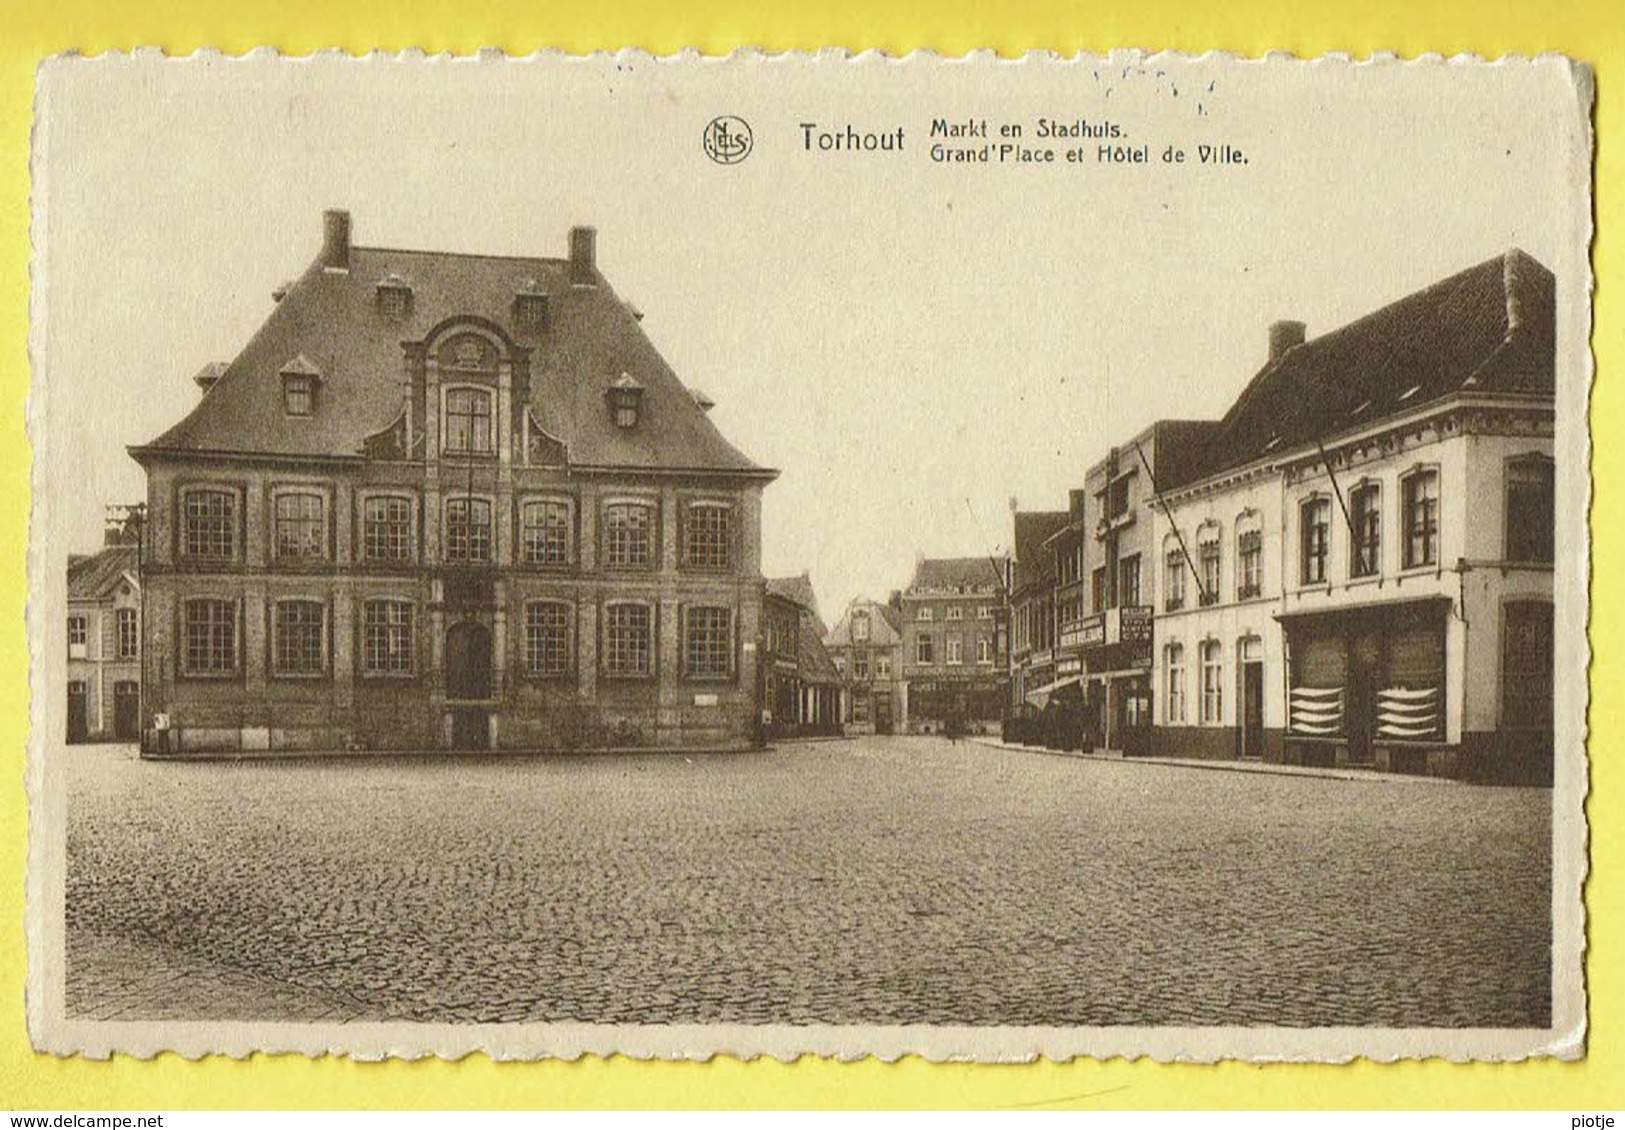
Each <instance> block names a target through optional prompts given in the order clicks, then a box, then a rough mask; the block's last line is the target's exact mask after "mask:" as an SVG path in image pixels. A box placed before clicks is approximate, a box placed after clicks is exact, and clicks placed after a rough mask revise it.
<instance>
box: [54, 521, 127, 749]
mask: <svg viewBox="0 0 1625 1130" xmlns="http://www.w3.org/2000/svg"><path fill="white" fill-rule="evenodd" d="M117 538H118V535H117V534H115V533H114V532H113V531H109V540H110V541H111V542H113V544H109V545H108V546H106V547H105V548H104V549H102V550H101V551H100V552H99V553H94V554H90V555H88V556H78V555H74V556H71V557H69V559H68V623H67V631H68V719H67V739H68V741H69V742H70V743H74V742H87V741H136V740H138V739H139V738H140V737H141V574H140V563H139V561H138V557H139V554H140V549H139V546H138V545H136V544H126V543H123V542H121V541H119V540H117Z"/></svg>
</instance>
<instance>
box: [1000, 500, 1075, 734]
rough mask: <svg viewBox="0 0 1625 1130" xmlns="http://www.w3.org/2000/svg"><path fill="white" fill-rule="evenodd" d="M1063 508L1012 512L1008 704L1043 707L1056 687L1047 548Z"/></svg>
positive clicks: (1061, 522)
mask: <svg viewBox="0 0 1625 1130" xmlns="http://www.w3.org/2000/svg"><path fill="white" fill-rule="evenodd" d="M1067 521H1068V515H1067V512H1066V511H1065V510H1016V509H1014V507H1012V510H1011V524H1012V526H1013V531H1012V537H1011V546H1012V552H1011V556H1010V558H1009V563H1008V564H1007V566H1006V568H1005V573H1006V583H1005V588H1006V591H1007V592H1008V593H1009V603H1010V611H1009V621H1010V657H1009V673H1010V674H1009V678H1010V683H1009V696H1010V697H1009V703H1010V706H1011V707H1014V708H1019V707H1021V706H1022V705H1023V704H1026V705H1031V706H1033V707H1037V708H1039V709H1042V708H1043V707H1044V706H1045V705H1046V704H1047V702H1048V697H1047V696H1048V695H1049V694H1050V693H1051V692H1052V691H1053V690H1054V689H1055V687H1054V684H1055V682H1056V670H1055V554H1054V553H1053V552H1052V551H1051V550H1050V549H1049V548H1048V547H1047V546H1046V544H1045V543H1047V542H1048V541H1049V539H1050V538H1051V536H1053V535H1054V534H1055V533H1056V532H1058V531H1059V530H1060V529H1061V528H1062V527H1063V526H1065V525H1066V524H1067Z"/></svg>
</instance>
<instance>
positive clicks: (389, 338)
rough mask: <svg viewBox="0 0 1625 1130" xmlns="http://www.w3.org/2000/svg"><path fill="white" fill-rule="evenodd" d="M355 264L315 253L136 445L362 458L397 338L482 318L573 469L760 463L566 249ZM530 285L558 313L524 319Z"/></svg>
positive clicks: (354, 258)
mask: <svg viewBox="0 0 1625 1130" xmlns="http://www.w3.org/2000/svg"><path fill="white" fill-rule="evenodd" d="M348 264H349V266H348V270H347V271H339V270H333V269H324V266H323V260H322V259H321V258H320V257H319V258H318V259H317V261H316V262H314V263H312V264H311V266H310V268H309V269H308V270H306V271H305V273H304V274H303V275H301V276H300V277H299V278H298V279H297V280H296V281H295V282H293V283H292V284H290V286H289V288H288V290H287V292H286V294H285V295H284V296H283V298H282V299H281V300H280V301H279V302H278V303H277V304H276V305H275V306H273V307H272V309H271V313H270V316H269V317H268V318H267V319H266V321H265V324H264V325H263V326H261V327H260V329H259V331H258V332H257V333H256V334H255V335H254V336H253V338H251V339H250V340H249V342H248V344H247V345H246V346H244V347H243V350H242V352H241V353H239V354H238V355H237V357H236V359H235V360H233V361H232V362H231V363H230V364H229V365H228V366H227V367H226V369H225V371H224V373H223V374H222V375H221V377H220V380H219V382H218V383H217V384H216V385H215V386H214V388H213V389H212V390H211V391H210V392H209V393H208V395H206V396H205V397H204V398H203V399H202V400H201V401H200V402H199V403H198V405H197V407H196V408H194V409H193V410H192V412H191V413H190V414H189V415H188V416H187V417H186V418H185V419H184V420H182V421H181V422H180V423H178V424H176V425H175V426H174V427H172V428H170V429H169V430H168V431H167V432H165V433H164V434H163V435H161V436H159V437H158V438H157V439H155V440H153V441H152V443H150V444H149V445H147V448H146V449H141V448H138V449H136V450H137V452H138V453H140V452H141V451H143V450H169V451H180V452H192V451H229V452H246V453H268V454H288V455H306V456H352V457H353V456H359V455H360V454H361V452H362V444H363V441H364V440H365V439H366V438H367V437H368V436H370V435H373V434H374V433H377V432H380V431H382V430H384V429H385V428H387V427H388V426H389V425H390V424H391V423H392V422H394V421H395V420H396V419H397V417H399V415H400V413H401V406H402V387H401V381H402V377H403V361H402V343H403V342H413V341H421V340H423V339H424V338H426V337H427V336H428V335H429V334H430V332H431V331H433V330H434V329H435V328H436V327H437V326H440V325H441V324H442V323H444V322H445V321H446V320H448V319H451V318H461V317H471V318H476V319H482V320H484V321H485V322H488V323H492V324H494V325H496V326H497V327H500V329H501V330H502V332H503V333H504V334H506V335H507V336H508V337H509V338H510V339H511V340H513V341H514V342H516V343H517V344H518V345H519V346H521V347H526V348H529V349H530V350H531V360H530V368H531V376H530V390H531V391H530V404H531V407H532V409H533V415H534V416H535V418H536V420H537V422H538V423H539V424H540V425H541V426H542V428H543V429H545V430H546V431H547V432H548V433H549V434H551V435H553V436H555V437H557V438H558V439H560V440H562V441H563V442H564V443H565V444H566V445H567V449H568V453H569V460H570V463H571V464H572V465H575V466H578V467H579V466H589V467H617V468H629V469H637V470H644V469H648V470H676V469H696V470H707V471H728V472H744V473H757V474H761V473H764V472H763V471H762V469H761V468H759V467H757V465H756V464H754V463H752V462H751V461H750V460H749V459H748V458H746V457H745V456H744V455H743V454H741V453H740V452H739V451H738V450H737V449H736V448H735V447H733V445H731V444H730V443H728V441H727V440H725V439H724V438H723V437H722V434H721V433H720V432H719V431H718V430H717V428H716V425H714V424H713V423H712V422H711V421H710V419H709V418H708V417H707V415H706V413H705V412H704V410H703V409H701V408H700V407H699V406H698V405H697V404H696V403H695V401H694V397H693V396H692V395H690V393H689V391H688V389H687V388H685V387H684V386H683V384H682V382H680V381H679V380H678V378H677V376H676V374H675V373H673V372H672V370H671V367H670V366H669V365H667V364H666V362H665V360H664V359H663V358H662V357H661V356H660V354H659V353H658V352H657V351H656V349H655V347H654V345H653V343H651V342H650V340H649V338H648V337H647V336H646V335H645V334H644V332H643V329H642V327H641V326H639V324H638V320H637V318H636V317H635V316H634V315H633V313H632V312H631V311H630V310H628V308H627V307H626V305H625V304H624V303H623V302H622V301H621V300H620V299H619V298H618V297H616V295H615V293H614V291H613V290H612V289H611V288H610V286H609V285H608V283H606V282H605V281H604V280H603V278H602V277H601V276H600V275H598V274H597V272H596V271H593V272H592V274H591V278H592V280H593V281H594V283H595V284H596V285H592V286H580V285H572V280H571V275H570V270H571V265H570V263H569V261H568V260H563V259H535V258H500V257H495V256H483V255H462V254H451V253H445V252H429V251H396V250H387V249H383V248H373V247H352V248H349V251H348ZM392 275H393V276H396V277H398V278H399V279H400V280H401V281H402V282H404V283H405V284H407V285H408V286H410V288H411V301H410V303H409V304H408V305H407V306H406V309H405V311H404V313H401V314H399V315H398V316H391V315H387V314H385V313H384V312H383V311H382V310H381V309H380V306H379V302H378V295H377V288H378V286H379V284H380V283H381V282H383V281H384V280H386V279H388V278H389V277H390V276H392ZM532 284H537V285H539V286H540V287H541V288H542V289H543V290H545V292H546V294H547V296H548V309H547V317H546V319H545V324H543V325H533V326H525V325H521V324H519V322H518V319H516V318H515V298H516V296H517V295H519V294H520V293H521V292H522V291H525V292H527V293H528V292H530V291H532V290H534V286H533V285H532ZM301 356H303V357H304V358H306V359H307V362H308V363H309V364H310V365H312V366H313V367H315V368H316V369H318V370H319V371H320V374H321V388H320V391H319V393H318V395H317V397H316V400H315V407H314V411H313V412H312V414H311V415H310V416H308V417H289V416H288V415H287V414H286V412H285V410H284V401H283V388H282V378H281V374H282V373H283V372H284V371H286V370H287V367H288V365H289V363H290V362H294V361H295V360H296V359H297V358H299V357H301ZM623 375H626V376H628V377H630V378H631V379H632V380H633V381H635V382H636V383H637V384H639V385H641V386H642V387H643V389H644V392H643V403H642V408H641V411H640V413H639V421H638V424H637V426H636V427H632V428H620V427H617V426H616V425H615V422H614V419H613V415H612V413H611V411H610V410H609V408H608V406H607V405H606V402H605V393H606V392H607V391H608V390H609V389H610V388H611V387H612V386H613V385H614V384H615V383H616V382H617V381H619V380H621V378H622V377H623Z"/></svg>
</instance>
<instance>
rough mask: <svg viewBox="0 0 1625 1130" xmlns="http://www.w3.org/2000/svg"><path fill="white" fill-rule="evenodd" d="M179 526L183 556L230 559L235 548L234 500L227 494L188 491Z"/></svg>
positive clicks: (219, 491)
mask: <svg viewBox="0 0 1625 1130" xmlns="http://www.w3.org/2000/svg"><path fill="white" fill-rule="evenodd" d="M181 523H182V525H181V553H182V554H183V555H184V556H186V557H211V558H229V557H230V556H231V555H232V552H233V550H234V548H235V547H236V544H237V496H236V495H235V494H233V493H232V492H231V491H229V490H189V491H187V492H186V498H185V501H184V502H183V503H182V505H181Z"/></svg>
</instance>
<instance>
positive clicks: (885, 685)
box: [824, 597, 906, 734]
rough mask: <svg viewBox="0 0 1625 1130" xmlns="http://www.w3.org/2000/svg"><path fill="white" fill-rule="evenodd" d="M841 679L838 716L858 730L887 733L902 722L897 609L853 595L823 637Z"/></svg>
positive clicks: (858, 731) (901, 672)
mask: <svg viewBox="0 0 1625 1130" xmlns="http://www.w3.org/2000/svg"><path fill="white" fill-rule="evenodd" d="M824 646H825V648H826V649H827V651H828V652H829V655H830V658H831V659H832V660H833V661H834V663H835V669H836V671H837V673H838V675H839V677H840V680H841V687H842V695H841V697H842V707H841V718H842V721H843V722H844V723H845V725H846V728H847V729H848V730H849V731H851V732H853V733H859V734H890V733H895V732H896V731H897V730H898V729H900V728H901V727H902V726H903V724H904V722H905V715H904V709H905V705H906V704H905V700H904V691H903V633H902V626H901V623H900V621H899V620H898V613H897V610H896V609H895V608H893V607H891V606H890V605H888V604H881V603H879V602H877V601H873V600H868V599H865V598H862V597H860V598H858V599H857V600H854V601H853V602H852V603H851V604H849V605H847V606H846V611H845V612H843V613H842V614H841V618H840V620H838V621H836V623H835V626H834V627H833V628H831V629H830V631H829V632H828V634H826V635H825V637H824Z"/></svg>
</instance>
